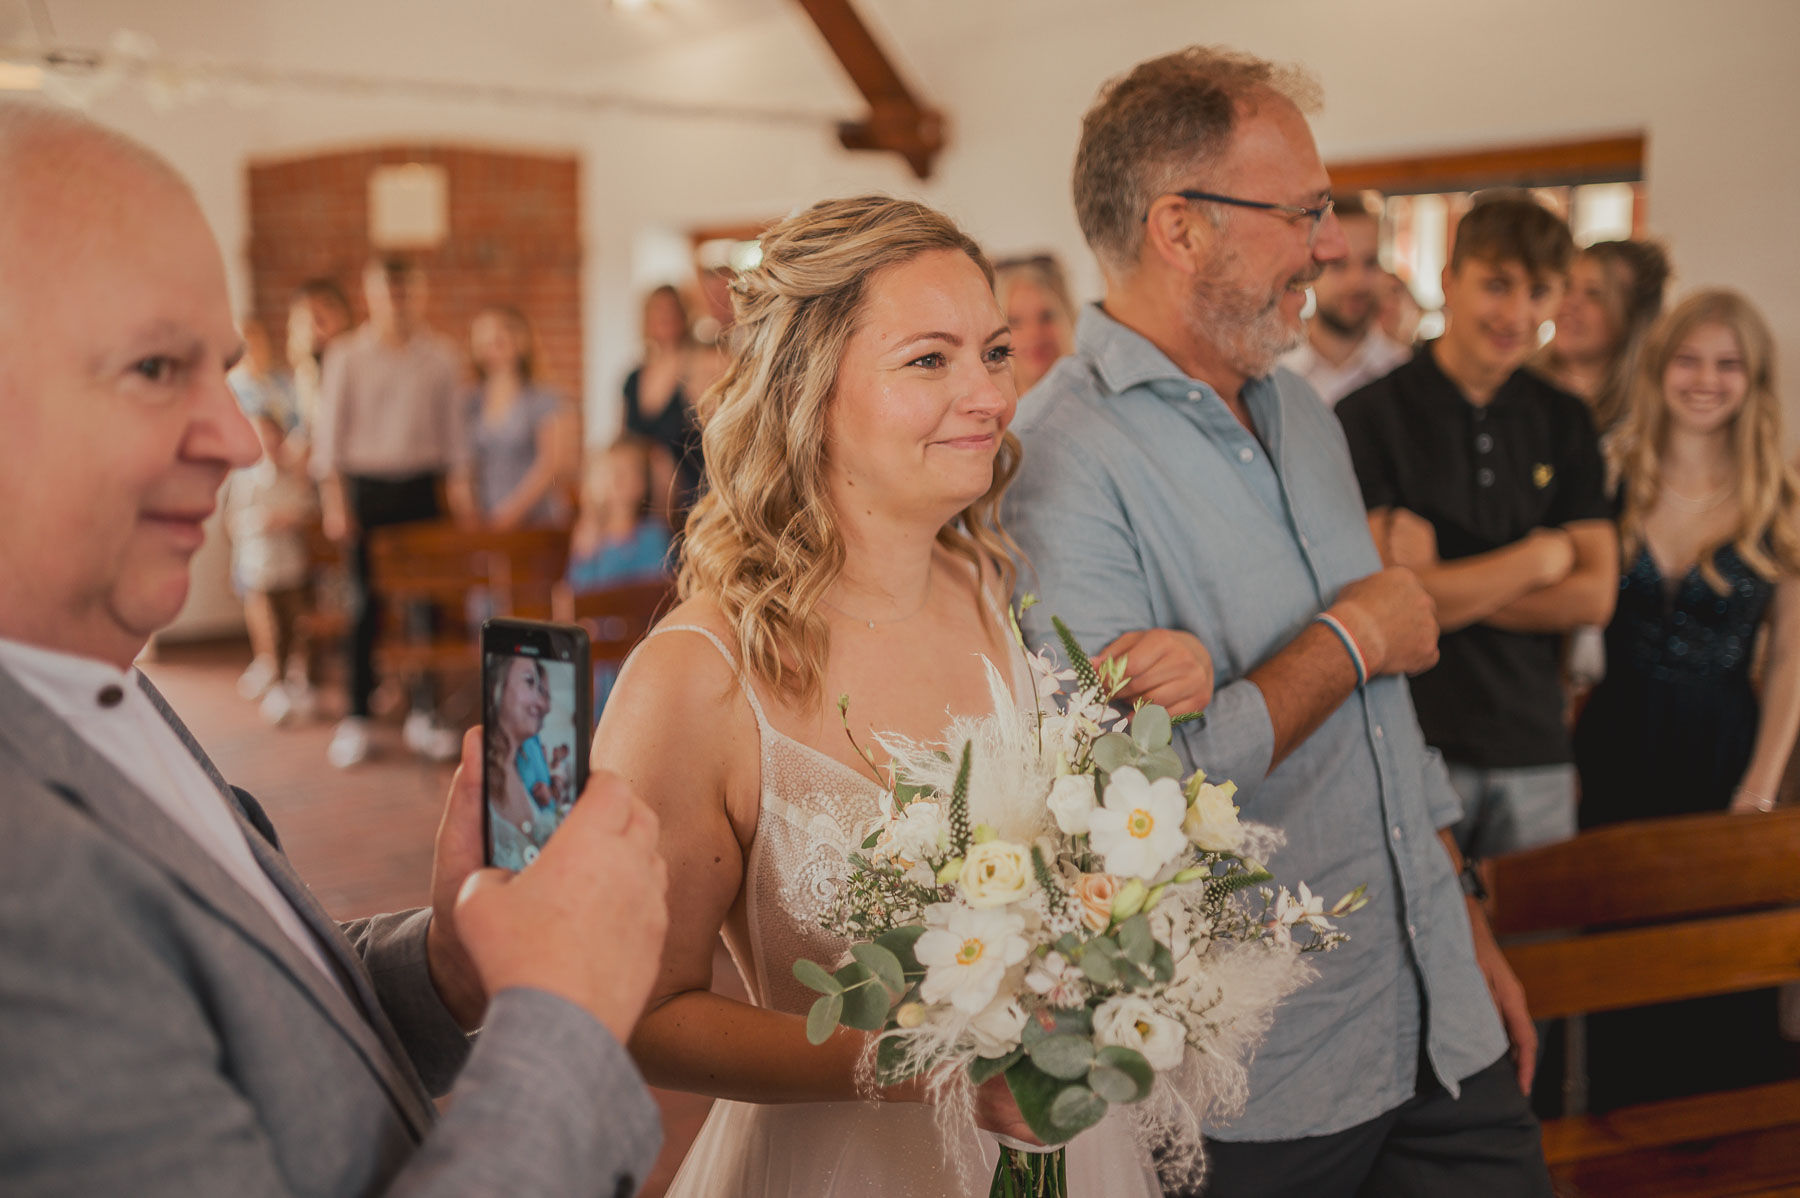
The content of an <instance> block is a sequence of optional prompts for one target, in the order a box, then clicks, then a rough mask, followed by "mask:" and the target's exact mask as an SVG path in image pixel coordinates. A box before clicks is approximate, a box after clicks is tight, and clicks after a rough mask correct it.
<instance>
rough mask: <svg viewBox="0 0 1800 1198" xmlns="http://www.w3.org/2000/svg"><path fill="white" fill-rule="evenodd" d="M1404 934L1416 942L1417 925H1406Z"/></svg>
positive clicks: (1417, 936)
mask: <svg viewBox="0 0 1800 1198" xmlns="http://www.w3.org/2000/svg"><path fill="white" fill-rule="evenodd" d="M1406 934H1407V936H1408V937H1410V938H1411V939H1413V940H1417V939H1418V938H1419V925H1418V924H1416V923H1409V924H1407V925H1406Z"/></svg>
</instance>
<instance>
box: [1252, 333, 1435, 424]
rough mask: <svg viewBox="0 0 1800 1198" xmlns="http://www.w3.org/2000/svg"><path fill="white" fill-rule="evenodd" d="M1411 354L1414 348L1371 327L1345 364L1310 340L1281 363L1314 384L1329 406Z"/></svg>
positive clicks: (1287, 354) (1282, 358)
mask: <svg viewBox="0 0 1800 1198" xmlns="http://www.w3.org/2000/svg"><path fill="white" fill-rule="evenodd" d="M1411 357H1412V350H1410V349H1408V348H1407V347H1406V346H1404V345H1401V344H1400V343H1399V342H1398V341H1395V340H1394V339H1393V338H1391V337H1389V336H1388V335H1387V334H1386V333H1383V332H1382V331H1381V330H1380V329H1370V330H1369V331H1368V332H1367V333H1366V334H1364V336H1363V339H1362V340H1361V341H1359V342H1358V343H1357V345H1356V348H1355V349H1354V350H1352V351H1351V353H1350V356H1349V357H1347V358H1345V359H1344V361H1343V363H1342V364H1341V365H1338V366H1333V365H1332V364H1331V363H1330V362H1327V361H1326V360H1325V359H1324V358H1322V357H1320V356H1319V351H1318V350H1316V349H1314V348H1313V346H1312V342H1311V341H1307V342H1305V343H1304V344H1303V345H1301V346H1300V347H1299V348H1298V349H1291V350H1289V351H1288V352H1287V353H1285V354H1283V355H1281V364H1282V365H1283V366H1285V367H1287V368H1288V369H1289V370H1291V371H1293V372H1294V373H1295V374H1297V375H1299V376H1300V377H1301V378H1303V379H1305V380H1306V381H1307V382H1309V383H1311V384H1312V389H1313V390H1314V391H1317V392H1318V393H1319V398H1320V399H1322V400H1324V401H1325V406H1326V407H1328V408H1335V407H1337V401H1338V400H1340V399H1342V398H1344V396H1346V395H1348V394H1350V393H1351V392H1352V391H1355V390H1358V389H1359V388H1362V387H1365V386H1367V385H1368V384H1370V383H1372V382H1374V381H1375V380H1376V379H1378V378H1381V377H1383V376H1384V375H1388V374H1391V373H1393V371H1394V370H1395V369H1397V368H1398V367H1399V366H1400V365H1401V364H1402V363H1404V362H1405V361H1406V360H1407V359H1409V358H1411Z"/></svg>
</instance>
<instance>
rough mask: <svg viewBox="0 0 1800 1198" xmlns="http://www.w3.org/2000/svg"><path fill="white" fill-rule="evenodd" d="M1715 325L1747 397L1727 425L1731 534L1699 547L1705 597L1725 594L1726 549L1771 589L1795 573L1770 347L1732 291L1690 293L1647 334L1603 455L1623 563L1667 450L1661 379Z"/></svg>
mask: <svg viewBox="0 0 1800 1198" xmlns="http://www.w3.org/2000/svg"><path fill="white" fill-rule="evenodd" d="M1708 325H1718V326H1719V327H1721V328H1724V329H1726V330H1727V331H1728V332H1730V333H1731V335H1732V336H1733V337H1735V338H1736V339H1737V344H1738V352H1740V353H1741V354H1743V357H1744V372H1745V374H1746V375H1747V376H1748V378H1749V392H1748V394H1747V395H1746V396H1745V397H1744V406H1743V407H1742V408H1740V409H1739V410H1738V414H1737V417H1736V418H1735V419H1734V421H1733V422H1732V430H1731V443H1732V454H1733V458H1734V460H1735V461H1736V464H1737V470H1738V477H1737V499H1738V518H1737V523H1736V526H1735V527H1734V528H1733V529H1732V531H1731V532H1730V533H1728V534H1727V535H1726V536H1724V537H1722V538H1720V539H1719V540H1718V541H1717V542H1715V543H1713V544H1709V545H1703V546H1702V547H1701V551H1700V575H1701V577H1702V578H1704V579H1706V583H1707V585H1708V586H1710V587H1712V589H1713V590H1714V591H1717V592H1720V593H1723V592H1724V591H1725V590H1726V584H1725V579H1724V577H1723V576H1722V575H1721V574H1720V573H1719V570H1718V567H1717V566H1715V565H1714V564H1713V555H1714V554H1715V553H1717V552H1718V551H1719V550H1720V549H1722V548H1724V547H1725V546H1726V545H1728V544H1729V545H1731V546H1733V547H1734V548H1736V550H1737V552H1738V556H1739V557H1741V558H1743V559H1744V563H1745V564H1746V565H1748V566H1749V567H1750V568H1751V569H1752V570H1755V571H1756V572H1757V573H1758V574H1760V575H1762V576H1763V577H1764V578H1766V579H1769V580H1771V581H1773V580H1774V579H1776V578H1777V577H1779V576H1780V575H1782V574H1797V573H1800V527H1797V526H1796V519H1795V513H1796V501H1797V500H1800V479H1797V478H1796V476H1795V473H1794V469H1793V467H1791V466H1790V465H1788V463H1787V462H1786V461H1785V460H1784V459H1783V458H1782V456H1781V455H1782V446H1783V444H1784V441H1783V432H1782V419H1781V400H1780V398H1779V397H1778V395H1777V394H1776V390H1775V339H1774V337H1773V336H1772V335H1771V334H1770V332H1769V326H1768V324H1767V322H1765V321H1764V320H1763V318H1762V314H1761V313H1759V312H1758V311H1757V310H1756V308H1755V307H1754V306H1753V305H1752V304H1751V303H1750V301H1749V300H1747V299H1745V298H1744V297H1743V296H1742V295H1740V294H1739V293H1737V292H1736V291H1730V290H1726V289H1723V288H1712V289H1708V290H1704V291H1698V292H1695V293H1694V294H1693V295H1690V296H1689V297H1688V298H1687V299H1685V300H1683V301H1682V302H1681V303H1680V304H1678V305H1677V306H1676V307H1675V308H1674V309H1673V310H1672V311H1670V312H1669V314H1668V315H1666V316H1664V317H1663V318H1662V320H1661V321H1659V322H1658V323H1657V325H1656V326H1655V327H1654V328H1653V329H1651V331H1650V334H1649V336H1648V337H1647V338H1646V339H1645V342H1644V347H1643V352H1642V353H1641V354H1640V355H1639V359H1638V364H1637V370H1636V372H1635V374H1634V375H1633V378H1632V384H1631V405H1630V410H1629V413H1628V415H1627V416H1626V419H1625V423H1624V424H1622V425H1620V426H1619V430H1618V433H1617V434H1616V435H1615V436H1614V437H1613V439H1612V441H1611V444H1610V445H1609V446H1608V449H1607V456H1608V458H1609V459H1610V462H1611V465H1612V466H1613V468H1614V469H1615V470H1616V471H1617V472H1618V474H1619V478H1620V499H1621V504H1620V506H1621V511H1620V516H1619V540H1620V545H1621V548H1622V550H1623V553H1624V559H1625V562H1626V563H1627V564H1628V565H1629V563H1631V562H1633V561H1635V560H1636V559H1637V555H1638V554H1639V553H1640V552H1642V550H1643V548H1644V518H1645V516H1646V515H1648V514H1649V512H1650V510H1651V509H1652V508H1653V507H1655V505H1656V501H1657V499H1658V497H1659V496H1660V495H1661V494H1662V487H1663V482H1662V454H1663V450H1664V448H1665V447H1666V445H1667V443H1668V432H1669V408H1668V403H1667V402H1666V400H1665V398H1664V395H1663V376H1664V375H1665V374H1666V373H1667V372H1668V369H1669V363H1670V361H1671V360H1673V359H1674V357H1675V354H1676V352H1677V351H1678V350H1680V348H1681V345H1682V343H1683V342H1684V341H1686V340H1687V339H1688V338H1689V337H1690V336H1692V335H1693V333H1694V332H1695V330H1697V329H1700V328H1703V327H1705V326H1708Z"/></svg>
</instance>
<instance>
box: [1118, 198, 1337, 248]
mask: <svg viewBox="0 0 1800 1198" xmlns="http://www.w3.org/2000/svg"><path fill="white" fill-rule="evenodd" d="M1169 194H1170V195H1178V196H1180V197H1181V198H1182V199H1184V200H1202V201H1204V202H1206V203H1208V204H1230V205H1231V206H1232V207H1234V208H1257V209H1261V210H1262V211H1264V212H1279V213H1281V214H1282V215H1283V216H1285V217H1287V218H1288V220H1289V221H1290V222H1292V223H1296V224H1297V223H1299V220H1300V218H1301V217H1303V216H1304V217H1309V218H1310V219H1311V220H1312V227H1311V228H1309V229H1307V231H1306V244H1307V247H1308V248H1311V246H1312V244H1313V243H1314V242H1315V241H1317V240H1318V239H1319V226H1321V225H1323V224H1324V223H1325V217H1326V216H1327V215H1329V214H1330V212H1331V209H1332V201H1331V200H1326V201H1325V202H1324V203H1323V204H1319V205H1317V206H1316V207H1311V208H1309V207H1307V206H1306V205H1304V204H1271V203H1269V202H1268V201H1267V200H1240V199H1239V198H1238V197H1236V196H1222V195H1217V194H1215V193H1213V192H1210V191H1173V192H1170V193H1169ZM1144 219H1145V220H1149V219H1150V216H1149V214H1148V213H1145V214H1144Z"/></svg>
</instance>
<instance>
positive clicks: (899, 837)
mask: <svg viewBox="0 0 1800 1198" xmlns="http://www.w3.org/2000/svg"><path fill="white" fill-rule="evenodd" d="M949 848H950V823H949V821H948V820H946V819H945V818H944V809H943V807H942V806H940V805H939V804H937V803H935V802H933V801H932V800H930V799H914V800H913V801H912V802H910V803H908V804H907V805H906V806H905V807H904V808H903V809H902V810H901V811H900V812H899V813H898V814H896V815H895V816H894V818H893V819H892V820H890V821H888V824H887V826H886V827H885V828H883V829H882V831H881V837H880V839H878V840H876V842H875V851H876V853H877V855H880V856H887V857H892V858H893V859H894V860H896V861H897V862H899V863H900V865H902V866H904V867H909V868H910V867H911V866H913V865H915V864H917V863H918V862H921V861H924V860H925V859H927V858H929V857H942V856H943V855H944V854H945V853H946V852H947V851H948V850H949Z"/></svg>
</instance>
